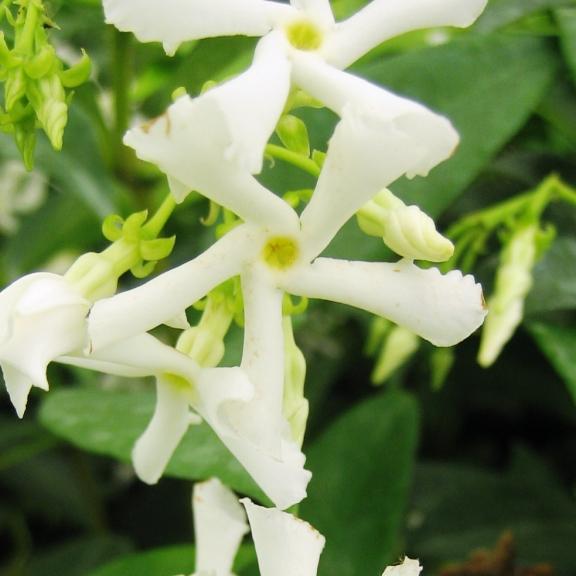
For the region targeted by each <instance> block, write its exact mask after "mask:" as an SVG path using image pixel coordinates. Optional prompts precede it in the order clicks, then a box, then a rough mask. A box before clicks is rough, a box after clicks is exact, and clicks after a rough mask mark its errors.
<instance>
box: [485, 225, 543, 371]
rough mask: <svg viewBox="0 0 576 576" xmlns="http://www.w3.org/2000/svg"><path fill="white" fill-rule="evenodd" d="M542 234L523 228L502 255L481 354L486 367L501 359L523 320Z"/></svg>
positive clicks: (530, 226)
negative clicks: (507, 344)
mask: <svg viewBox="0 0 576 576" xmlns="http://www.w3.org/2000/svg"><path fill="white" fill-rule="evenodd" d="M538 233H539V228H538V224H536V223H535V224H530V225H528V226H524V227H522V228H519V229H518V230H516V231H515V232H514V233H513V235H512V236H511V238H510V240H509V241H508V243H507V244H506V246H505V248H504V250H503V251H502V253H501V256H500V265H499V267H498V271H497V273H496V281H495V283H494V293H493V294H492V297H491V298H490V299H489V300H488V316H487V317H486V321H485V322H484V327H483V329H482V340H481V342H480V351H479V353H478V363H479V364H480V365H481V366H484V367H485V368H486V367H488V366H490V365H491V364H492V363H493V362H494V361H495V360H496V358H498V356H499V354H500V352H501V351H502V348H503V347H504V345H505V344H506V343H507V342H508V340H510V338H511V337H512V335H513V334H514V332H515V330H516V328H517V327H518V325H519V324H520V322H521V321H522V316H523V312H524V300H525V298H526V296H527V294H528V292H529V291H530V288H531V287H532V269H533V268H534V264H535V262H536V255H537V242H538Z"/></svg>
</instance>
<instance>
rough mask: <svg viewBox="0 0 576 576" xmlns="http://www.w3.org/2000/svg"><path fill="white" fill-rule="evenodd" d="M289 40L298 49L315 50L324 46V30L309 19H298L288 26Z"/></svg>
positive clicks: (287, 34) (287, 35)
mask: <svg viewBox="0 0 576 576" xmlns="http://www.w3.org/2000/svg"><path fill="white" fill-rule="evenodd" d="M286 37H287V38H288V42H290V44H292V46H294V48H298V50H306V51H309V52H311V51H313V50H318V48H320V46H322V40H323V37H322V31H321V30H320V28H318V26H316V24H314V23H313V22H310V21H309V20H296V21H295V22H292V23H291V24H289V25H288V26H287V27H286Z"/></svg>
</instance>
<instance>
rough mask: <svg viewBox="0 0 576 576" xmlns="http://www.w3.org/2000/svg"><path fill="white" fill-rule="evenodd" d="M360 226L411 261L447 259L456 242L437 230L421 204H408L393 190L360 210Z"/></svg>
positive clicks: (383, 192)
mask: <svg viewBox="0 0 576 576" xmlns="http://www.w3.org/2000/svg"><path fill="white" fill-rule="evenodd" d="M356 216H357V219H358V224H359V226H360V228H361V229H362V230H363V231H364V232H365V233H366V234H369V235H370V236H381V237H382V240H383V241H384V243H385V244H386V245H387V246H388V247H389V248H391V249H392V250H394V252H396V253H397V254H400V256H403V257H404V258H408V259H410V260H428V261H430V262H443V261H444V260H448V258H450V257H451V256H452V254H453V252H454V245H453V244H452V242H450V240H448V239H447V238H445V237H444V236H442V235H441V234H440V233H439V232H438V231H437V230H436V225H435V224H434V220H432V218H430V216H428V215H427V214H425V213H424V212H422V210H420V208H418V206H406V204H404V202H402V200H400V199H399V198H397V197H396V196H394V194H392V192H390V191H389V190H386V189H384V190H382V191H381V192H379V193H378V194H377V195H376V196H375V197H374V198H373V199H372V200H371V201H370V202H368V203H367V204H365V205H364V206H363V207H362V208H361V209H360V210H359V211H358V213H357V215H356Z"/></svg>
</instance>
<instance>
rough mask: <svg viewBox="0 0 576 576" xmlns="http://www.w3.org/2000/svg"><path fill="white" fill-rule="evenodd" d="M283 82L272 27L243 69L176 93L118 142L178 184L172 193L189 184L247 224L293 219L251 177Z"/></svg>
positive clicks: (282, 95) (285, 67) (286, 69)
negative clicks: (159, 112)
mask: <svg viewBox="0 0 576 576" xmlns="http://www.w3.org/2000/svg"><path fill="white" fill-rule="evenodd" d="M289 88H290V65H289V63H288V60H287V57H286V54H285V51H284V49H283V40H282V38H280V35H279V33H273V34H270V35H268V36H267V37H266V38H264V39H263V40H262V41H261V42H260V43H259V45H258V49H257V51H256V55H255V58H254V63H253V65H252V66H251V68H249V69H248V70H247V71H246V72H245V73H243V74H241V75H240V76H237V77H236V78H234V79H233V80H230V81H229V82H226V83H225V84H223V85H221V86H218V87H216V88H213V89H211V90H209V91H208V92H205V93H204V94H202V95H201V96H199V97H198V98H194V99H192V98H190V97H188V96H184V97H182V98H180V99H178V100H177V101H176V102H175V103H174V104H173V105H172V106H170V108H168V110H167V112H166V113H165V114H164V116H162V117H160V118H158V119H156V120H155V121H153V122H151V123H148V124H146V125H144V126H142V127H139V128H135V129H133V130H130V131H129V132H128V133H127V134H126V136H125V139H124V141H125V143H126V144H127V145H128V146H131V147H132V148H134V149H135V151H136V154H137V155H138V157H139V158H141V159H143V160H147V161H149V162H153V163H155V164H157V165H158V166H159V167H160V169H161V170H162V171H163V172H165V173H166V174H167V175H168V176H169V177H170V178H171V179H172V181H173V182H174V181H177V182H179V183H180V184H179V185H177V186H176V191H177V192H178V193H179V194H181V193H182V191H183V190H185V189H186V187H187V188H188V189H190V190H197V191H198V192H200V193H201V194H203V195H204V196H206V197H207V198H209V199H210V200H213V201H214V202H216V203H217V204H221V205H222V206H224V207H226V208H228V209H229V210H232V212H234V213H236V214H237V215H238V216H240V218H242V220H245V221H247V222H254V223H259V224H261V225H264V226H266V225H269V226H280V225H282V224H283V223H286V222H291V223H293V224H294V223H295V221H296V220H297V217H296V214H295V213H294V211H293V210H292V209H291V208H290V207H289V206H288V204H287V203H286V202H284V201H283V200H281V199H280V198H279V197H277V196H276V195H274V194H273V193H272V192H270V191H269V190H267V189H266V188H264V187H263V186H262V185H261V184H259V183H258V181H257V180H256V179H254V178H253V177H252V174H256V173H258V172H260V170H261V169H262V162H263V155H264V148H265V146H266V143H267V142H268V139H269V138H270V136H271V134H272V132H273V131H274V128H275V126H276V123H277V122H278V119H279V117H280V114H281V113H282V109H283V107H284V104H285V102H286V98H287V96H288V91H289ZM173 186H174V184H173ZM177 199H180V198H177Z"/></svg>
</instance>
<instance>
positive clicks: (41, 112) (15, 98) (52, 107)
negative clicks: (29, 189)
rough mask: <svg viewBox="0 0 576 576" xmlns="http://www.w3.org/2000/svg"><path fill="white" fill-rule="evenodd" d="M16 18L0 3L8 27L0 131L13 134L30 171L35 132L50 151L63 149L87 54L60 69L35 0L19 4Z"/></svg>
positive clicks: (0, 42)
mask: <svg viewBox="0 0 576 576" xmlns="http://www.w3.org/2000/svg"><path fill="white" fill-rule="evenodd" d="M14 4H15V5H18V6H19V10H18V14H17V16H13V15H12V12H11V11H10V3H8V4H6V3H4V4H3V9H4V12H3V16H5V17H6V21H7V22H8V24H9V25H10V26H12V27H13V29H14V33H13V37H14V41H13V44H12V46H9V45H8V44H7V42H6V39H5V37H4V34H3V33H0V64H1V67H0V81H1V82H4V107H5V109H4V110H2V111H0V118H1V121H0V129H1V130H2V131H4V132H8V133H12V134H13V135H14V139H15V140H16V144H17V146H18V148H19V150H20V153H21V155H22V157H23V160H24V163H25V165H26V168H28V169H32V167H33V158H34V148H35V143H36V138H35V131H36V129H37V128H41V129H42V130H43V131H44V132H45V134H46V136H48V139H49V140H50V143H51V144H52V147H53V148H54V149H55V150H60V149H61V148H62V141H63V135H64V129H65V127H66V124H67V121H68V104H69V101H70V99H71V96H72V92H69V91H67V89H70V88H73V87H76V86H79V85H80V84H83V83H84V82H86V81H87V80H88V78H89V76H90V71H91V64H90V59H89V58H88V56H87V55H86V53H85V52H84V51H83V52H82V58H81V59H80V61H79V62H78V63H77V64H76V65H74V66H72V67H71V68H68V69H65V68H64V64H63V62H62V61H61V60H60V59H59V57H58V55H57V54H56V51H55V50H54V48H53V46H52V45H51V44H50V42H49V39H48V35H47V32H46V29H47V28H54V27H56V26H55V24H54V23H52V22H51V21H50V20H49V19H48V17H47V16H46V13H45V9H44V5H43V3H42V2H41V1H40V0H20V1H18V2H14Z"/></svg>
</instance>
